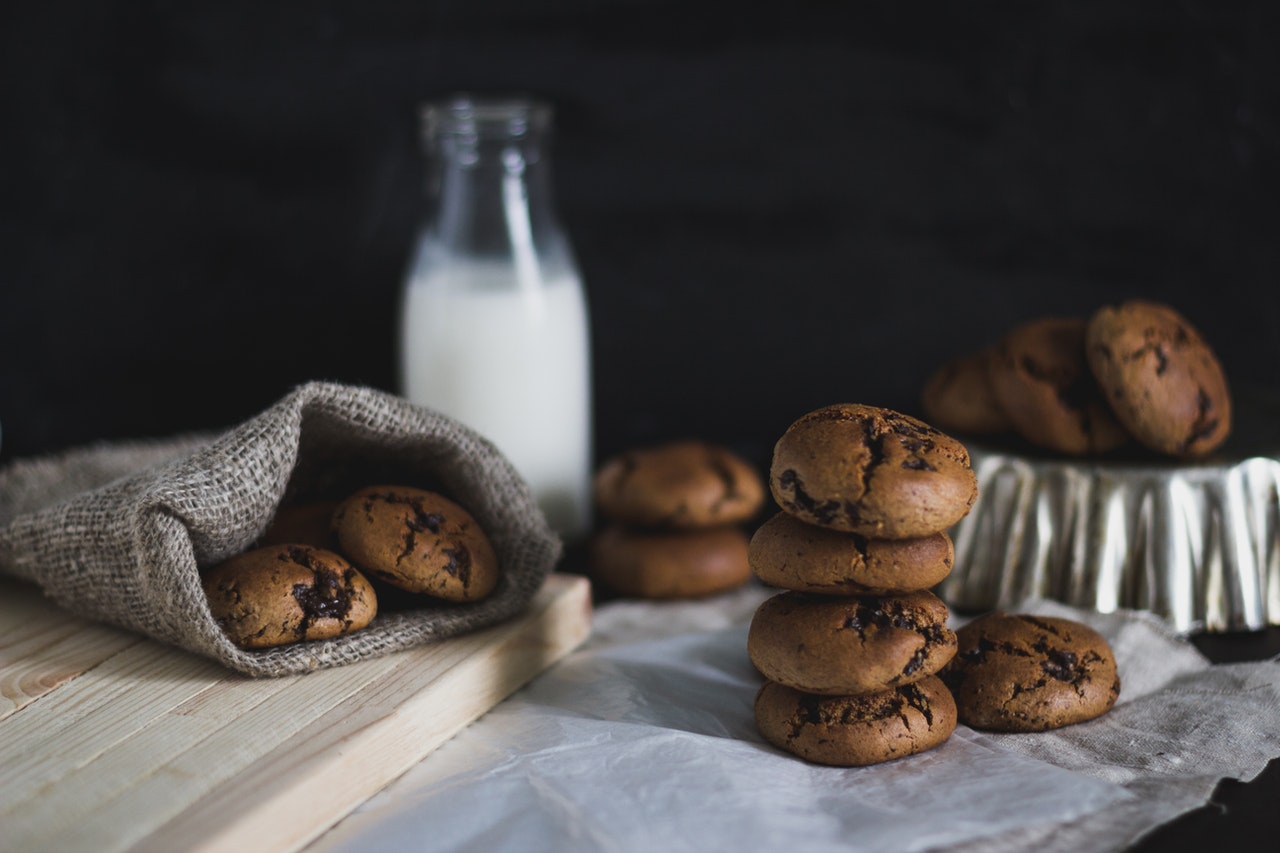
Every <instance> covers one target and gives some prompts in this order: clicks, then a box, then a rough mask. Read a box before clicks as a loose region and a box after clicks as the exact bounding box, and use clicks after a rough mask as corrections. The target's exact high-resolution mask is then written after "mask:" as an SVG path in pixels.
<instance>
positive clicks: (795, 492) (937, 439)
mask: <svg viewBox="0 0 1280 853" xmlns="http://www.w3.org/2000/svg"><path fill="white" fill-rule="evenodd" d="M769 487H770V489H771V491H772V492H773V498H774V500H776V501H777V502H778V505H779V506H780V507H781V508H782V509H783V510H784V511H785V512H787V513H789V514H791V515H793V516H795V517H796V518H798V519H800V520H801V521H804V522H806V523H808V524H815V525H818V526H820V527H829V528H831V529H833V530H843V531H845V532H849V533H860V534H862V535H864V536H870V537H874V538H883V539H904V538H912V537H917V536H929V535H931V534H934V533H938V532H939V531H943V530H946V529H947V528H949V527H950V526H951V525H953V524H955V523H956V522H957V521H959V520H960V519H961V518H963V517H964V516H965V515H966V514H967V513H968V512H969V509H970V508H971V507H972V506H973V502H974V500H975V499H976V498H977V496H978V483H977V478H976V477H975V476H974V473H973V470H972V468H970V467H969V452H968V451H967V450H966V449H965V447H964V445H963V444H961V443H960V442H959V441H957V440H956V439H954V438H952V437H951V436H949V435H946V434H945V433H943V432H941V431H939V430H937V429H935V428H934V427H932V426H929V425H928V424H926V423H925V422H923V421H920V420H917V419H915V418H913V417H910V416H908V415H904V414H900V413H899V412H895V411H893V410H891V409H883V408H878V407H876V406H867V405H861V404H857V403H840V404H837V405H833V406H826V407H824V408H821V409H816V410H814V411H812V412H809V413H808V414H806V415H803V416H801V417H800V418H799V419H798V420H796V421H795V422H794V423H793V424H791V426H790V427H788V428H787V431H786V432H785V433H783V435H782V437H781V438H780V439H778V442H777V444H776V445H774V449H773V463H772V466H771V468H770V474H769Z"/></svg>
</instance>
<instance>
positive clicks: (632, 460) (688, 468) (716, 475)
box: [593, 441, 764, 529]
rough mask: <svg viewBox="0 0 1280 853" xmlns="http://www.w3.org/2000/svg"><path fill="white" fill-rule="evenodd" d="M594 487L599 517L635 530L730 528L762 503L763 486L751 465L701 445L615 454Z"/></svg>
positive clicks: (682, 444) (688, 443) (598, 474)
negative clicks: (726, 525)
mask: <svg viewBox="0 0 1280 853" xmlns="http://www.w3.org/2000/svg"><path fill="white" fill-rule="evenodd" d="M593 488H594V493H595V501H596V506H597V507H598V508H599V510H600V513H601V515H603V516H604V517H605V518H608V519H609V520H611V521H615V522H618V523H620V524H628V525H633V526H637V527H665V528H681V529H690V528H698V527H717V526H720V525H724V524H734V523H737V522H741V521H746V520H747V519H749V518H751V517H752V516H753V515H755V514H756V512H758V511H759V509H760V507H761V506H762V505H763V503H764V483H763V481H762V479H761V477H760V474H759V473H758V472H757V471H756V470H755V468H753V467H752V466H751V465H750V463H748V462H747V461H746V460H744V459H743V458H742V457H740V456H738V455H737V454H735V453H733V452H732V451H730V450H728V449H726V448H723V447H717V446H716V445H713V444H707V443H705V442H701V441H679V442H673V443H671V444H664V445H661V446H658V447H651V448H644V449H638V450H631V451H628V452H626V453H622V454H619V455H618V456H615V457H613V458H611V459H609V460H608V461H606V462H605V463H604V465H602V466H601V467H600V470H599V471H597V472H596V476H595V480H594V482H593Z"/></svg>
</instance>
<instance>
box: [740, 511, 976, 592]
mask: <svg viewBox="0 0 1280 853" xmlns="http://www.w3.org/2000/svg"><path fill="white" fill-rule="evenodd" d="M748 557H749V559H750V561H751V569H752V571H753V572H755V575H756V577H758V578H760V580H762V581H764V582H765V583H766V584H769V585H770V586H776V587H781V588H782V589H794V590H799V591H802V592H815V593H823V594H826V595H866V594H874V593H890V592H910V591H912V590H917V589H928V588H930V587H932V586H934V585H935V584H937V583H939V582H941V581H942V580H943V579H944V578H946V576H947V575H948V574H950V573H951V567H952V565H953V564H954V563H955V547H954V545H953V544H952V542H951V537H949V536H948V535H947V534H945V533H934V534H933V535H931V536H919V537H915V538H913V539H868V538H867V537H865V536H862V535H860V534H858V533H845V532H843V531H839V530H829V529H827V528H825V527H817V526H815V525H812V524H806V523H804V522H803V521H800V520H799V519H797V518H795V517H793V516H791V515H788V514H787V513H785V512H780V513H778V514H776V515H774V516H773V517H772V518H770V519H769V520H768V521H766V522H765V523H764V524H762V525H761V526H760V528H759V529H758V530H756V532H755V534H754V535H753V536H752V537H751V547H750V549H749V551H748Z"/></svg>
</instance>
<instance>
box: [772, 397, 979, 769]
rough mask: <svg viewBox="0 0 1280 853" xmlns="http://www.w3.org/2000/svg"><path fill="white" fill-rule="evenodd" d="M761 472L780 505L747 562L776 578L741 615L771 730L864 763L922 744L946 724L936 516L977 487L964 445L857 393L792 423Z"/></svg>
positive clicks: (946, 733) (952, 714) (945, 554)
mask: <svg viewBox="0 0 1280 853" xmlns="http://www.w3.org/2000/svg"><path fill="white" fill-rule="evenodd" d="M769 486H770V489H771V491H772V493H773V496H774V499H775V500H776V501H777V503H778V505H779V506H780V507H781V508H782V512H781V513H780V514H778V515H777V516H775V517H774V518H772V519H770V520H769V521H768V522H766V523H765V524H764V525H763V526H761V528H760V529H759V530H758V531H757V532H756V534H755V536H754V537H753V538H752V541H751V544H750V549H749V559H750V562H751V568H752V570H753V571H754V572H755V573H756V575H757V576H758V577H759V578H760V579H761V580H762V581H764V582H765V583H767V584H770V585H772V586H775V587H781V588H782V589H784V590H786V591H784V592H781V593H779V594H777V595H775V596H773V597H772V598H770V599H768V600H766V601H765V602H764V603H763V604H762V605H761V606H760V608H759V609H758V610H757V612H756V614H755V616H754V617H753V619H752V622H751V627H750V631H749V633H748V639H747V651H748V654H749V655H750V658H751V660H752V662H753V663H754V664H755V666H756V668H757V669H758V670H759V671H760V673H761V674H762V675H763V676H764V677H765V679H766V683H765V684H764V686H763V687H762V688H761V689H760V692H759V693H758V694H757V696H756V701H755V717H756V725H757V727H758V728H759V730H760V733H761V734H762V735H763V736H764V738H765V739H766V740H768V741H769V742H770V743H772V744H774V745H775V746H777V747H779V748H781V749H784V750H787V751H789V752H792V753H794V754H796V755H799V756H801V757H802V758H805V759H807V760H809V761H813V762H816V763H821V764H831V765H840V766H852V765H865V764H874V763H878V762H881V761H888V760H890V759H893V758H899V757H902V756H905V755H910V754H913V753H917V752H921V751H923V750H926V749H931V748H933V747H935V746H937V745H939V744H941V743H942V742H943V741H945V740H946V739H947V738H948V737H950V735H951V733H952V731H953V730H954V728H955V725H956V706H955V702H954V700H953V699H952V696H951V694H950V692H948V690H947V688H946V686H945V685H944V684H943V683H942V681H941V680H939V679H938V678H937V677H936V673H938V672H939V671H940V670H941V669H942V668H943V667H944V666H945V665H946V664H947V662H948V661H949V660H951V658H952V656H953V655H954V654H955V651H956V635H955V633H954V632H952V631H951V629H950V628H948V627H947V619H948V616H949V613H948V610H947V607H946V605H945V604H944V603H943V602H942V601H941V600H940V599H938V598H937V597H936V596H935V595H933V594H932V593H931V592H929V591H928V590H929V588H930V587H932V586H933V585H934V584H936V583H938V582H939V581H941V580H942V579H943V578H944V577H946V575H947V574H948V573H949V572H950V570H951V566H952V562H953V559H954V550H953V548H952V543H951V540H950V538H949V537H948V536H947V534H946V530H947V529H948V528H950V527H951V525H953V524H955V522H957V521H958V520H960V519H961V518H962V517H964V515H965V514H966V513H968V511H969V509H970V507H971V506H972V505H973V502H974V500H975V498H976V497H977V481H976V479H975V476H974V473H973V470H972V469H971V467H970V465H969V454H968V452H967V451H966V450H965V448H964V447H963V445H961V444H960V443H959V442H958V441H956V440H955V439H953V438H951V437H949V436H947V435H944V434H943V433H941V432H939V431H938V430H936V429H934V428H933V427H931V426H929V425H927V424H925V423H923V422H921V421H919V420H916V419H915V418H911V417H908V416H906V415H902V414H899V413H897V412H894V411H890V410H887V409H881V408H876V407H872V406H863V405H856V404H843V405H835V406H828V407H826V408H822V409H818V410H816V411H813V412H810V413H809V414H807V415H804V416H803V417H801V418H800V419H799V420H797V421H796V422H795V423H793V424H792V425H791V426H790V427H789V428H788V429H787V430H786V432H785V433H784V435H783V436H782V438H781V439H779V441H778V443H777V445H776V446H775V448H774V455H773V463H772V466H771V470H770V478H769Z"/></svg>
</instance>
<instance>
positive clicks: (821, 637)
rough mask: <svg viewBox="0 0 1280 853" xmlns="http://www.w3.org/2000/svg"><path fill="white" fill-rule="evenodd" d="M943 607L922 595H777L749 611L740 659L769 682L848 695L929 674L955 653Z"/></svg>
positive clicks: (799, 593) (916, 679)
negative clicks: (744, 651) (747, 659)
mask: <svg viewBox="0 0 1280 853" xmlns="http://www.w3.org/2000/svg"><path fill="white" fill-rule="evenodd" d="M948 615H949V614H948V612H947V606H946V605H945V604H943V603H942V601H941V600H940V599H939V598H938V597H937V596H935V595H933V594H932V593H929V592H923V591H922V592H909V593H904V594H902V595H896V596H883V597H880V596H849V597H841V598H837V597H831V596H819V595H809V594H807V593H801V592H784V593H781V594H779V595H775V596H773V597H772V598H770V599H767V600H766V601H765V602H764V603H763V604H761V605H760V607H759V608H758V609H757V610H756V613H755V615H754V616H753V617H752V620H751V627H750V629H749V631H748V633H747V654H748V655H749V656H750V658H751V661H752V663H754V664H755V666H756V669H758V670H759V671H760V674H761V675H763V676H764V677H765V678H767V679H769V680H770V681H776V682H778V683H779V684H785V685H787V686H788V687H794V688H795V689H797V690H801V691H804V692H806V693H822V694H826V695H850V694H855V693H869V692H874V691H879V690H884V689H886V688H888V687H896V686H899V685H902V684H909V683H910V682H912V681H919V680H920V679H921V678H924V677H925V676H926V675H932V674H933V673H935V672H937V671H938V670H939V669H941V668H942V667H943V665H944V664H946V662H947V661H949V660H950V659H951V656H952V655H953V654H954V653H955V649H956V636H955V634H954V633H953V632H952V631H951V629H950V628H948V627H947V617H948Z"/></svg>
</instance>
